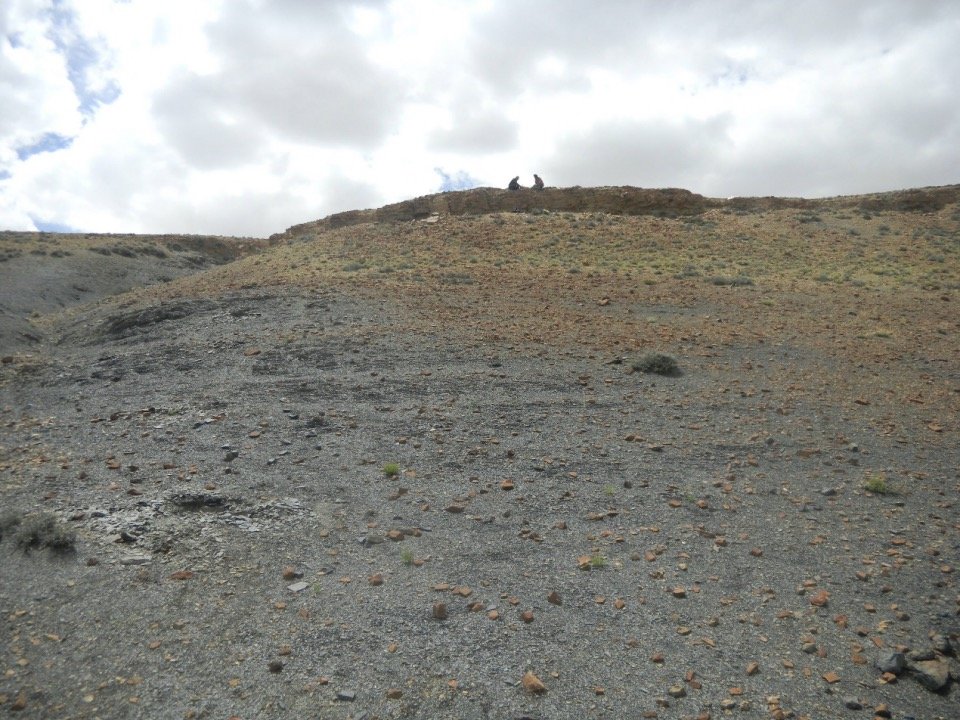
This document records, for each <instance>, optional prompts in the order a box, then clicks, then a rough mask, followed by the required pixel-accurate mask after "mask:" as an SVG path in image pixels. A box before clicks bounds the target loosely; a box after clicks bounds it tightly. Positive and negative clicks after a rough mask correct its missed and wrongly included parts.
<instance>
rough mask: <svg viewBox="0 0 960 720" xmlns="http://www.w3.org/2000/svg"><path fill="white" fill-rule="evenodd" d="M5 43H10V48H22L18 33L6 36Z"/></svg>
mask: <svg viewBox="0 0 960 720" xmlns="http://www.w3.org/2000/svg"><path fill="white" fill-rule="evenodd" d="M7 42H8V43H10V47H12V48H18V47H22V46H23V42H22V41H21V40H20V33H10V34H9V35H7Z"/></svg>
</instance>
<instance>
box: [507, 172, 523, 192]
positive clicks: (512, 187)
mask: <svg viewBox="0 0 960 720" xmlns="http://www.w3.org/2000/svg"><path fill="white" fill-rule="evenodd" d="M519 189H520V176H519V175H517V176H516V177H515V178H514V179H513V180H511V181H510V184H509V185H507V190H519Z"/></svg>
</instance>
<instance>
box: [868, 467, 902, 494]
mask: <svg viewBox="0 0 960 720" xmlns="http://www.w3.org/2000/svg"><path fill="white" fill-rule="evenodd" d="M863 489H864V490H866V491H867V492H870V493H873V494H874V495H893V494H894V490H893V488H892V487H890V485H889V483H887V478H886V476H885V475H884V474H883V473H873V472H868V473H867V474H866V476H864V479H863Z"/></svg>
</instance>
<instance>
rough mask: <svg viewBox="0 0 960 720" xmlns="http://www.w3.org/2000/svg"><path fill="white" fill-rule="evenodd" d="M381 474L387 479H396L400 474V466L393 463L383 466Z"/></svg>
mask: <svg viewBox="0 0 960 720" xmlns="http://www.w3.org/2000/svg"><path fill="white" fill-rule="evenodd" d="M383 474H384V475H386V476H387V477H397V475H399V474H400V465H399V464H397V463H395V462H389V463H387V464H386V465H384V466H383Z"/></svg>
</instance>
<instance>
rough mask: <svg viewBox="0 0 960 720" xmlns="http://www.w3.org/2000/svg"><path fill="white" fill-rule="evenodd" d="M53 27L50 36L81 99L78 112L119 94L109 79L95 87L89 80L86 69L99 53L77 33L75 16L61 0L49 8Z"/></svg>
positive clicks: (88, 111)
mask: <svg viewBox="0 0 960 720" xmlns="http://www.w3.org/2000/svg"><path fill="white" fill-rule="evenodd" d="M50 19H51V22H52V26H53V28H52V30H51V32H50V39H51V40H53V42H54V44H55V45H56V47H57V49H58V50H59V51H60V52H61V53H63V56H64V58H65V59H66V61H67V78H68V79H69V80H70V84H71V85H73V90H74V92H75V93H76V95H77V99H78V100H79V101H80V112H81V113H83V114H84V115H86V116H90V115H93V113H94V112H96V110H97V108H98V107H100V106H101V105H109V104H110V103H112V102H113V101H114V100H116V99H117V98H118V97H120V86H119V85H117V83H116V82H113V81H110V82H108V83H106V84H105V85H103V86H102V87H99V88H95V87H93V86H92V85H91V83H90V81H89V70H90V69H91V68H94V67H96V65H97V63H98V61H99V60H100V56H99V54H98V53H97V51H96V49H95V48H94V47H93V46H92V45H91V44H90V43H89V42H88V41H87V39H86V38H85V37H83V36H82V35H80V33H79V31H78V30H77V21H76V16H75V15H74V12H73V10H72V9H70V8H68V7H66V6H65V5H64V3H63V0H54V2H53V5H52V6H51V8H50Z"/></svg>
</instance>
